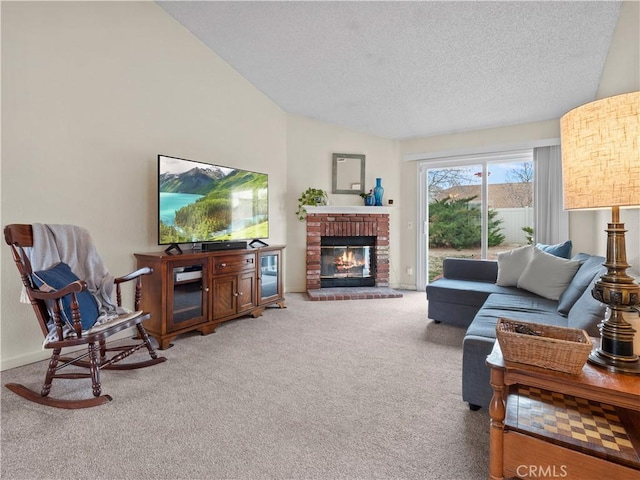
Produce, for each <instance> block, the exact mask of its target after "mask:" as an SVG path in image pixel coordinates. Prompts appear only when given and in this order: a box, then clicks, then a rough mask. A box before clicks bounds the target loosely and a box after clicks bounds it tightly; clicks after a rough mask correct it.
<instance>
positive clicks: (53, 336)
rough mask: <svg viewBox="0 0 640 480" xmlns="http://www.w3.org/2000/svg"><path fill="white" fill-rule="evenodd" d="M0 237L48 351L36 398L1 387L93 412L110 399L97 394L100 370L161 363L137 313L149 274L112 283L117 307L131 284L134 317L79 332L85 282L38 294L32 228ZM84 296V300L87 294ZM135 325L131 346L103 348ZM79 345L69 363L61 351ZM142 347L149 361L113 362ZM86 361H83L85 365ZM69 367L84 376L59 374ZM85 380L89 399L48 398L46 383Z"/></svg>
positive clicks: (23, 390)
mask: <svg viewBox="0 0 640 480" xmlns="http://www.w3.org/2000/svg"><path fill="white" fill-rule="evenodd" d="M4 238H5V241H6V243H7V244H8V245H9V246H10V247H11V251H12V254H13V259H14V261H15V263H16V266H17V267H18V271H19V272H20V277H21V279H22V284H23V285H24V289H25V290H26V295H27V298H28V300H29V302H30V303H31V305H32V306H33V309H34V310H35V314H36V317H37V319H38V323H39V324H40V328H41V329H42V333H43V334H44V335H45V337H46V340H45V344H44V348H50V349H53V353H52V355H51V358H50V360H49V366H48V369H47V373H46V376H45V380H44V383H43V386H42V390H41V392H40V393H37V392H35V391H33V390H30V389H29V388H27V387H25V386H24V385H20V384H16V383H8V384H6V385H5V386H6V387H7V388H8V389H9V390H11V391H12V392H15V393H16V394H18V395H20V396H22V397H24V398H26V399H27V400H30V401H32V402H36V403H40V404H42V405H49V406H52V407H58V408H69V409H75V408H86V407H94V406H97V405H102V404H103V403H106V402H109V401H111V400H112V398H111V396H109V395H102V387H101V384H100V370H102V369H104V370H130V369H136V368H142V367H148V366H151V365H155V364H157V363H161V362H164V361H165V360H166V358H164V357H158V355H157V354H156V352H155V351H154V349H153V347H152V345H151V342H150V341H149V337H148V335H147V332H146V331H145V329H144V326H143V325H142V322H143V321H144V320H147V319H148V318H150V317H151V315H150V314H149V313H146V312H141V311H140V300H141V297H142V275H146V274H149V273H151V269H150V268H142V269H140V270H137V271H135V272H133V273H130V274H128V275H125V276H122V277H118V278H115V281H114V283H115V285H114V288H115V293H116V303H117V306H118V307H121V306H122V305H121V303H122V296H121V289H120V285H121V284H122V283H125V282H129V281H131V280H135V301H134V307H135V313H130V314H121V315H118V316H117V317H116V318H113V319H111V320H109V321H107V322H105V323H101V324H100V325H97V326H93V327H91V328H88V329H83V327H82V317H81V308H80V306H79V301H78V296H79V295H82V293H81V292H86V291H87V283H86V282H85V281H82V280H78V281H73V282H71V283H69V284H68V285H66V286H64V287H62V288H57V289H55V290H53V291H43V289H42V288H41V289H38V287H37V286H36V283H35V282H34V277H33V275H34V272H33V271H32V263H31V261H30V260H29V256H28V254H27V252H26V251H25V248H27V247H34V235H33V228H32V225H18V224H14V225H7V226H6V227H5V228H4ZM84 295H86V293H85V294H84ZM65 302H66V306H67V309H68V311H70V312H71V319H72V321H70V320H71V319H69V318H68V314H67V315H66V317H67V320H68V321H65V312H64V307H65ZM134 326H135V327H136V329H137V337H136V339H135V342H134V343H131V341H125V342H126V343H129V344H127V345H122V344H121V343H123V342H119V344H118V345H116V346H109V345H108V344H107V342H106V339H107V338H108V337H110V336H112V335H113V334H115V333H117V332H120V331H122V330H125V329H127V328H130V327H134ZM51 332H53V333H51ZM69 333H71V335H69ZM81 345H86V346H87V350H86V351H85V350H84V348H83V349H82V350H80V351H76V352H74V354H79V355H78V356H76V357H73V358H69V357H62V356H61V353H62V352H61V351H62V349H63V348H66V347H78V346H81ZM143 347H146V349H147V351H148V353H149V356H150V357H151V358H150V359H148V360H146V361H140V362H136V363H133V362H128V363H118V362H120V360H122V359H124V358H126V357H128V356H129V355H131V354H133V353H134V352H136V351H137V350H139V349H141V348H143ZM87 357H88V360H86V358H87ZM71 365H73V366H76V367H81V368H86V369H88V370H89V371H88V372H86V371H85V372H83V371H78V372H69V373H59V372H60V370H62V369H64V368H65V367H68V366H71ZM84 378H91V382H92V386H93V398H92V397H89V398H85V399H56V398H52V397H50V396H49V392H50V391H51V384H52V382H53V380H54V379H84Z"/></svg>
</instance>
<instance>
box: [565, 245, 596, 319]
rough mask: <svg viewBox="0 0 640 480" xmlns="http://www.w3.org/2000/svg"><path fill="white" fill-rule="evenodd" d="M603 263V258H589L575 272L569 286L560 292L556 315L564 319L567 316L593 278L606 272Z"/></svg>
mask: <svg viewBox="0 0 640 480" xmlns="http://www.w3.org/2000/svg"><path fill="white" fill-rule="evenodd" d="M604 262H605V258H604V257H598V256H593V257H589V258H588V259H587V260H586V261H585V262H584V263H583V264H582V266H581V267H580V269H579V270H578V271H577V272H576V274H575V276H574V277H573V280H571V283H570V284H569V286H568V287H567V288H566V289H565V291H564V292H562V295H560V299H559V300H558V313H559V314H560V315H564V316H565V317H566V316H567V315H568V314H569V311H570V310H571V307H573V304H574V303H576V302H577V301H578V299H579V298H580V296H581V295H582V294H583V293H584V291H585V290H586V289H587V287H588V286H589V284H590V283H591V281H592V280H593V277H594V276H596V275H597V276H598V277H599V276H600V275H602V274H603V273H605V272H606V271H607V269H606V268H605V267H603V266H602V264H603V263H604Z"/></svg>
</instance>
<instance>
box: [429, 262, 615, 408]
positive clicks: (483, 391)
mask: <svg viewBox="0 0 640 480" xmlns="http://www.w3.org/2000/svg"><path fill="white" fill-rule="evenodd" d="M571 260H575V261H578V262H579V268H578V270H577V272H576V273H575V274H574V275H573V277H572V278H571V280H570V283H569V284H568V286H567V287H566V288H565V289H564V291H563V292H562V294H561V295H560V297H559V298H558V299H557V300H551V299H548V298H544V297H542V296H539V295H536V294H535V293H531V292H530V291H527V290H525V289H523V288H518V287H517V286H501V285H497V284H496V280H497V277H498V262H496V261H491V260H474V259H462V258H446V259H445V260H444V265H443V275H442V277H441V278H439V279H437V280H435V281H433V282H432V283H430V284H429V285H427V288H426V291H427V299H428V316H429V318H430V319H432V320H434V321H435V322H436V323H446V324H450V325H455V326H457V327H462V328H466V329H467V331H466V334H465V337H464V340H463V363H462V398H463V400H464V401H465V402H468V403H469V406H470V408H471V409H472V410H477V409H478V408H480V407H488V406H489V402H490V400H491V396H492V389H491V385H490V384H489V368H488V367H487V366H486V364H485V360H486V357H487V355H489V353H490V352H491V349H492V348H493V344H494V343H495V340H496V331H495V329H496V323H497V321H498V318H499V317H506V318H512V319H517V320H523V321H529V322H536V323H544V324H549V325H556V326H563V327H571V328H582V329H584V330H586V331H587V333H589V335H591V336H598V335H599V332H598V323H599V322H600V320H601V319H602V318H603V317H604V311H605V306H604V305H603V304H601V303H600V302H598V301H597V300H595V299H594V298H593V297H592V296H591V289H592V287H593V284H594V283H595V282H596V281H597V280H598V279H599V278H600V276H601V275H602V274H603V273H604V272H606V268H605V267H604V266H603V263H604V261H605V259H604V257H598V256H592V255H587V254H583V253H580V254H578V255H576V256H574V257H573V258H572V259H571Z"/></svg>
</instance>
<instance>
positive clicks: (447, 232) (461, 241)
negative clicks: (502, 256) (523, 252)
mask: <svg viewBox="0 0 640 480" xmlns="http://www.w3.org/2000/svg"><path fill="white" fill-rule="evenodd" d="M474 198H475V197H469V198H460V199H452V198H444V199H442V200H436V201H435V202H433V203H430V204H429V246H430V247H449V248H455V249H457V250H460V249H462V248H470V247H478V246H480V238H481V211H480V208H479V207H478V206H477V205H474V204H472V203H471V200H473V199H474ZM487 215H488V217H489V219H488V221H489V228H488V234H489V239H488V240H489V241H488V243H489V246H490V247H493V246H496V245H500V244H501V243H502V242H504V239H505V236H504V235H503V234H501V233H500V230H501V228H500V224H501V223H502V220H500V219H499V218H496V217H497V215H498V212H496V211H495V210H493V209H491V208H490V209H489V211H488V214H487Z"/></svg>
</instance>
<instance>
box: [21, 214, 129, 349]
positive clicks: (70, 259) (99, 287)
mask: <svg viewBox="0 0 640 480" xmlns="http://www.w3.org/2000/svg"><path fill="white" fill-rule="evenodd" d="M25 252H26V254H27V255H28V256H29V261H30V262H31V268H32V270H33V271H34V272H37V271H40V270H46V269H47V268H50V267H52V266H54V265H56V264H57V263H60V262H64V263H66V264H67V265H69V267H70V268H71V271H72V272H73V273H75V274H76V276H77V277H78V278H79V279H81V280H84V281H85V282H87V289H88V291H89V292H90V293H91V294H92V295H93V296H94V298H95V299H96V301H97V302H98V312H99V315H98V320H97V321H96V325H99V324H101V323H104V322H107V321H109V320H112V319H114V318H116V317H117V316H118V314H121V313H127V312H128V310H126V309H123V308H120V307H117V306H116V304H115V302H114V301H113V293H114V283H113V281H114V277H113V275H111V274H110V273H109V272H108V270H107V269H106V267H105V266H104V264H103V262H102V259H101V258H100V256H99V255H98V252H97V250H96V248H95V246H94V244H93V241H92V240H91V236H90V235H89V232H88V231H87V230H86V229H84V228H82V227H78V226H75V225H44V224H41V223H34V224H33V247H32V248H25ZM47 339H49V337H47ZM45 341H46V340H45Z"/></svg>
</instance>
